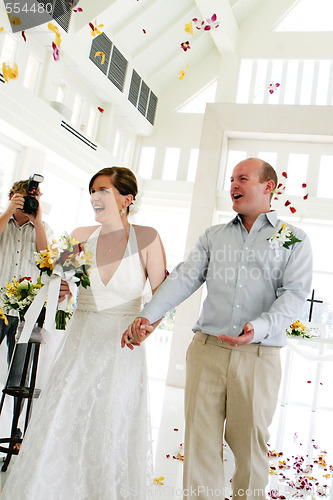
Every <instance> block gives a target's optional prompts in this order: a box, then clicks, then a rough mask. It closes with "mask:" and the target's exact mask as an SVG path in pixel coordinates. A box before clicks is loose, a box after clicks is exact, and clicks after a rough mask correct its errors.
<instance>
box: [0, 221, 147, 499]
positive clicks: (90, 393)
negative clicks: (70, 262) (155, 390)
mask: <svg viewBox="0 0 333 500" xmlns="http://www.w3.org/2000/svg"><path fill="white" fill-rule="evenodd" d="M99 231H100V228H98V229H97V230H96V231H95V232H94V233H93V234H92V236H91V237H90V238H89V240H88V245H89V246H90V248H91V249H92V251H93V254H94V256H96V244H97V238H98V235H99ZM90 280H91V287H90V288H88V289H86V290H85V289H82V287H81V289H80V294H79V300H78V308H77V310H76V312H75V315H74V319H73V320H72V324H71V326H70V330H69V332H68V334H67V336H66V338H65V339H64V342H63V345H62V346H61V348H60V352H59V354H58V356H57V359H56V361H55V364H54V367H53V369H52V373H51V375H50V377H49V381H48V384H47V387H46V388H45V390H44V391H43V392H42V395H41V397H40V398H39V400H37V402H36V405H35V408H34V410H33V415H32V419H31V421H30V424H29V427H28V431H27V433H26V436H25V438H24V441H23V444H22V447H21V450H20V453H19V455H18V457H17V458H16V463H15V464H13V467H12V471H11V472H10V474H9V477H8V479H7V482H6V484H5V487H4V490H3V492H2V494H1V495H0V496H1V499H3V500H14V499H17V500H119V499H123V498H125V499H136V500H145V499H146V498H150V485H151V479H152V453H151V440H150V429H149V427H150V425H149V416H148V403H147V375H146V362H145V348H144V345H142V346H140V347H138V348H135V349H134V351H131V350H129V349H128V348H124V349H122V348H121V347H120V340H121V335H122V333H123V331H125V329H126V328H127V326H128V325H129V324H130V323H131V321H132V320H133V319H134V318H135V317H136V316H137V315H138V313H139V312H140V310H141V302H142V292H143V288H144V285H145V281H146V279H145V276H144V273H143V270H142V266H141V263H140V256H139V253H138V248H137V241H136V236H135V230H134V228H133V227H132V226H130V231H129V240H128V244H127V248H126V251H125V254H124V257H123V259H122V261H121V263H120V265H119V267H118V269H117V270H116V272H115V274H114V275H113V277H112V278H111V280H110V281H109V283H108V284H107V285H104V284H103V282H102V281H101V278H100V275H99V271H98V268H97V266H96V265H94V266H93V268H92V272H91V275H90Z"/></svg>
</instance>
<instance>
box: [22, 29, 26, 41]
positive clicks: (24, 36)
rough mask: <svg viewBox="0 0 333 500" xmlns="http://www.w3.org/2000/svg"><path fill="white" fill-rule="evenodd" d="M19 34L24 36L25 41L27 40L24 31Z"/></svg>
mask: <svg viewBox="0 0 333 500" xmlns="http://www.w3.org/2000/svg"><path fill="white" fill-rule="evenodd" d="M21 34H22V36H23V38H24V41H25V42H26V41H27V38H26V36H25V31H22V33H21Z"/></svg>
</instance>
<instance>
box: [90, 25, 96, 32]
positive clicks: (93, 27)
mask: <svg viewBox="0 0 333 500" xmlns="http://www.w3.org/2000/svg"><path fill="white" fill-rule="evenodd" d="M89 26H90V28H91V29H92V30H93V31H94V30H95V26H94V25H93V24H91V23H89Z"/></svg>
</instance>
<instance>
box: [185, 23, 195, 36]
mask: <svg viewBox="0 0 333 500" xmlns="http://www.w3.org/2000/svg"><path fill="white" fill-rule="evenodd" d="M185 31H186V33H189V34H190V35H193V24H192V21H191V22H190V23H189V24H185Z"/></svg>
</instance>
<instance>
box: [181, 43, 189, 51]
mask: <svg viewBox="0 0 333 500" xmlns="http://www.w3.org/2000/svg"><path fill="white" fill-rule="evenodd" d="M180 46H181V48H182V49H183V51H184V52H186V51H187V50H188V49H190V48H191V47H190V42H189V41H187V42H183V43H181V44H180Z"/></svg>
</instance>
